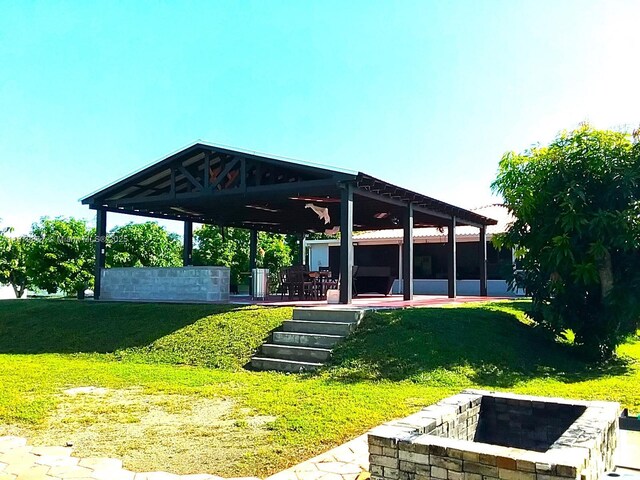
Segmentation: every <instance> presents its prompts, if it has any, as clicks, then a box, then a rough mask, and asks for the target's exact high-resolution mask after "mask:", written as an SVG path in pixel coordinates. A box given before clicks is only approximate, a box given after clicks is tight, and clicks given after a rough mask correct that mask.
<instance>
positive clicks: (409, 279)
mask: <svg viewBox="0 0 640 480" xmlns="http://www.w3.org/2000/svg"><path fill="white" fill-rule="evenodd" d="M403 227H404V237H403V240H402V293H403V295H404V299H405V300H413V205H412V204H409V206H408V207H407V208H406V209H405V211H404V219H403Z"/></svg>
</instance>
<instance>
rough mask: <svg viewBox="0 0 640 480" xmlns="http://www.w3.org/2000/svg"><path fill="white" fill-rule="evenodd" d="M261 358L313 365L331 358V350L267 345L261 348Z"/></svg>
mask: <svg viewBox="0 0 640 480" xmlns="http://www.w3.org/2000/svg"><path fill="white" fill-rule="evenodd" d="M260 356H261V357H263V358H280V359H284V360H299V361H301V362H311V363H313V362H325V361H327V360H328V359H329V357H330V356H331V350H330V349H328V348H314V347H297V346H293V345H276V344H275V343H265V344H264V345H262V347H260Z"/></svg>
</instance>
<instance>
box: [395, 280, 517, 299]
mask: <svg viewBox="0 0 640 480" xmlns="http://www.w3.org/2000/svg"><path fill="white" fill-rule="evenodd" d="M456 289H457V294H458V295H462V296H479V295H480V280H458V281H457V282H456ZM401 292H402V290H401V281H400V280H396V281H395V282H393V289H392V293H401ZM413 293H415V294H416V295H447V294H448V284H447V280H446V279H442V280H440V279H437V280H436V279H434V280H431V279H424V278H422V279H421V278H417V279H414V280H413ZM487 295H489V296H490V297H516V296H518V295H516V293H514V292H510V291H509V289H508V288H507V282H506V281H504V280H489V281H487Z"/></svg>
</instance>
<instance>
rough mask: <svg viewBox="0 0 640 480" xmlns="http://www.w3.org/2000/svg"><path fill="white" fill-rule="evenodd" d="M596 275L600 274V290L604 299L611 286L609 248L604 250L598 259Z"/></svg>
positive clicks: (611, 269) (611, 268) (611, 271)
mask: <svg viewBox="0 0 640 480" xmlns="http://www.w3.org/2000/svg"><path fill="white" fill-rule="evenodd" d="M598 275H599V276H600V291H601V294H602V299H603V300H604V299H605V298H606V297H607V295H609V292H611V289H612V288H613V267H612V266H611V254H610V253H609V250H605V254H604V255H603V256H602V258H601V259H600V260H599V261H598Z"/></svg>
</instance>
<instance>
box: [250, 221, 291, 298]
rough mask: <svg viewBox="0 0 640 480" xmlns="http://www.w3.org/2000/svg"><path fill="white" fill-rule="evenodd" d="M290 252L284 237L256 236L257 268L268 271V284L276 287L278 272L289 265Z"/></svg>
mask: <svg viewBox="0 0 640 480" xmlns="http://www.w3.org/2000/svg"><path fill="white" fill-rule="evenodd" d="M291 260H292V252H291V248H290V247H289V245H288V244H287V242H286V237H285V236H284V235H281V234H277V233H265V232H261V233H260V235H258V258H257V259H256V263H257V264H258V267H261V268H268V269H269V284H270V285H271V287H275V286H277V285H278V281H279V275H278V272H279V271H280V269H281V268H282V267H285V266H289V265H291V263H292V262H291Z"/></svg>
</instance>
